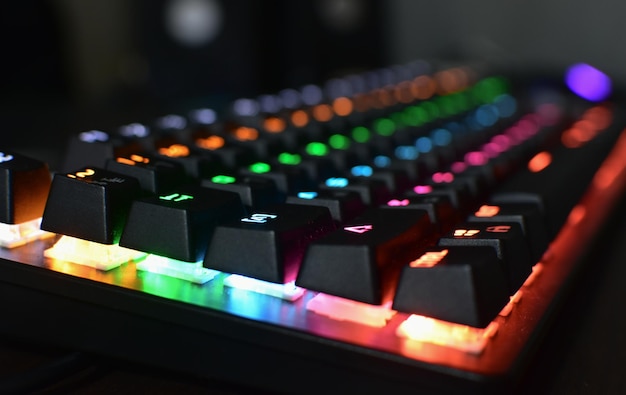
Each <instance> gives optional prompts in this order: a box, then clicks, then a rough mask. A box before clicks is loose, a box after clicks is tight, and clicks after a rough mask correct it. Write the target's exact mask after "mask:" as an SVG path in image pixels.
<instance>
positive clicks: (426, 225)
mask: <svg viewBox="0 0 626 395" xmlns="http://www.w3.org/2000/svg"><path fill="white" fill-rule="evenodd" d="M432 232H433V225H432V224H431V222H430V219H429V217H428V213H427V212H426V211H424V210H410V209H407V210H395V209H386V208H370V209H368V210H366V211H365V212H364V213H363V214H362V215H360V216H358V217H357V218H355V219H354V220H351V221H349V222H348V223H347V224H344V225H343V226H342V227H341V228H340V229H338V230H336V231H334V232H333V233H331V234H329V235H327V236H325V237H323V238H322V239H320V240H318V241H316V242H314V243H312V244H311V245H310V246H309V249H308V250H307V253H306V256H305V259H304V262H303V264H302V268H301V269H300V274H299V275H298V279H297V281H296V284H297V285H299V286H301V287H304V288H307V289H311V290H315V291H320V292H324V293H327V294H331V295H335V296H340V297H344V298H348V299H353V300H357V301H360V302H365V303H370V304H381V303H384V302H386V301H389V300H391V298H392V297H393V292H394V291H395V286H396V284H397V276H398V273H399V270H400V268H401V267H402V265H403V264H404V263H406V262H407V261H408V260H409V259H411V257H414V256H415V255H416V254H417V253H418V251H419V250H420V248H423V247H424V245H425V244H426V243H427V242H428V238H429V237H430V235H431V233H432Z"/></svg>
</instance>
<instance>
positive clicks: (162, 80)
mask: <svg viewBox="0 0 626 395" xmlns="http://www.w3.org/2000/svg"><path fill="white" fill-rule="evenodd" d="M624 15H626V3H623V2H617V1H614V0H598V1H594V2H584V1H582V0H573V1H565V0H548V1H546V0H525V1H521V0H517V1H507V2H502V1H497V0H483V1H480V2H469V1H464V0H442V1H414V0H387V1H384V0H299V1H290V0H263V1H254V0H228V1H226V0H154V1H151V0H88V1H84V0H23V1H15V0H11V1H5V2H2V5H0V47H1V48H2V53H3V56H2V63H3V67H2V68H1V69H0V124H1V125H2V127H3V129H4V132H3V134H2V140H3V145H4V146H12V147H13V146H19V147H20V148H24V149H35V148H33V147H36V146H39V145H41V146H43V147H49V146H50V144H53V143H54V142H56V141H57V140H59V139H64V138H65V137H66V136H68V135H70V134H73V133H77V132H79V131H83V130H87V129H93V128H96V129H104V130H106V129H107V128H112V127H115V126H118V125H120V124H122V123H127V122H141V121H147V120H150V119H153V118H154V117H155V116H158V115H163V114H164V113H168V112H176V111H178V110H180V109H181V108H185V109H188V108H189V107H193V106H210V107H216V108H219V106H220V105H223V104H224V103H225V102H226V101H227V100H228V99H231V98H234V97H239V96H253V95H257V94H260V93H274V92H277V91H278V90H279V89H282V88H286V87H298V86H301V85H302V84H305V83H311V82H313V83H315V82H321V81H324V80H326V79H328V78H330V77H333V76H337V75H345V74H347V73H349V72H354V71H362V70H369V69H372V68H375V67H381V66H385V65H390V64H394V63H403V62H407V61H411V60H415V59H432V58H446V59H449V58H453V59H481V60H491V59H497V60H500V61H501V60H505V61H507V62H509V63H510V64H511V65H513V66H514V67H519V68H521V69H524V68H525V67H529V66H530V67H534V68H536V67H545V68H548V69H550V70H560V69H563V68H564V67H566V66H567V65H569V64H571V63H574V62H580V61H584V62H588V63H591V64H593V65H595V66H596V67H599V68H600V69H602V70H604V71H606V72H608V73H610V74H611V75H612V76H613V77H614V78H615V80H616V81H618V82H621V81H625V80H626V68H624V67H623V66H624V65H626V52H624V51H622V50H621V45H620V44H621V41H622V36H623V28H622V17H623V16H624ZM186 18H187V19H186ZM172 21H174V22H172ZM176 21H178V23H176ZM181 21H184V22H183V23H181ZM181 25H182V26H186V27H188V29H183V30H181V29H180V26H181ZM176 26H179V27H178V28H177V27H176ZM193 26H199V29H192V28H191V27H193ZM185 33H186V34H185ZM194 33H195V35H194ZM185 37H186V38H185ZM190 37H191V38H190ZM193 37H196V38H195V39H194V38H193ZM26 147H30V148H26Z"/></svg>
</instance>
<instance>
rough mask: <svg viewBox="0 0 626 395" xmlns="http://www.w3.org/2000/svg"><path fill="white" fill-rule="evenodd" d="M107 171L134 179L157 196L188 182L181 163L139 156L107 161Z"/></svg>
mask: <svg viewBox="0 0 626 395" xmlns="http://www.w3.org/2000/svg"><path fill="white" fill-rule="evenodd" d="M106 170H110V171H114V172H117V173H120V174H125V175H127V176H129V177H134V178H136V179H137V181H139V185H140V186H141V189H143V190H144V191H146V192H150V193H155V194H156V193H162V192H164V191H167V190H170V189H173V188H174V187H175V186H177V185H181V184H184V183H185V182H186V181H187V175H186V174H185V170H184V169H183V167H182V166H181V165H180V164H179V163H176V162H173V161H170V160H163V159H159V158H154V157H149V156H143V155H137V154H133V155H129V156H126V157H117V158H115V159H109V160H107V162H106Z"/></svg>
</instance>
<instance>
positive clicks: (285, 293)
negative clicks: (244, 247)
mask: <svg viewBox="0 0 626 395" xmlns="http://www.w3.org/2000/svg"><path fill="white" fill-rule="evenodd" d="M224 285H225V286H227V287H231V288H237V289H241V290H246V291H251V292H254V293H258V294H263V295H267V296H273V297H275V298H280V299H283V300H287V301H290V302H293V301H295V300H297V299H298V298H300V297H301V296H302V295H304V291H305V290H304V288H300V287H296V284H295V281H290V282H288V283H286V284H277V283H270V282H268V281H262V280H257V279H254V278H251V277H246V276H241V275H239V274H232V275H230V276H228V277H226V278H225V279H224Z"/></svg>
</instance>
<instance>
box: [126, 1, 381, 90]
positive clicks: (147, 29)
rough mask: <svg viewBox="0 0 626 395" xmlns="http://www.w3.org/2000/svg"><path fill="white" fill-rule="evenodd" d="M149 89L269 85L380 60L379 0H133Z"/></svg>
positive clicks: (364, 66) (294, 83) (276, 86)
mask: <svg viewBox="0 0 626 395" xmlns="http://www.w3.org/2000/svg"><path fill="white" fill-rule="evenodd" d="M135 12H136V17H135V18H134V20H135V21H136V23H135V29H136V33H135V36H136V39H137V49H138V51H139V54H140V55H141V56H142V57H143V58H144V59H145V61H146V64H147V65H148V83H149V88H150V92H151V94H153V95H157V96H158V97H164V98H169V99H171V98H176V97H189V96H198V95H207V94H226V95H232V96H241V95H253V94H257V93H262V92H275V91H277V90H279V89H281V88H285V87H293V86H298V85H300V84H305V83H312V82H321V81H322V80H324V79H327V78H329V77H331V76H333V75H335V74H339V73H344V72H347V71H353V70H362V69H370V68H374V67H378V66H381V65H382V64H384V60H385V58H386V57H385V54H384V47H385V45H384V43H385V38H384V36H383V31H384V2H383V1H382V0H264V1H258V0H136V8H135Z"/></svg>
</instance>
